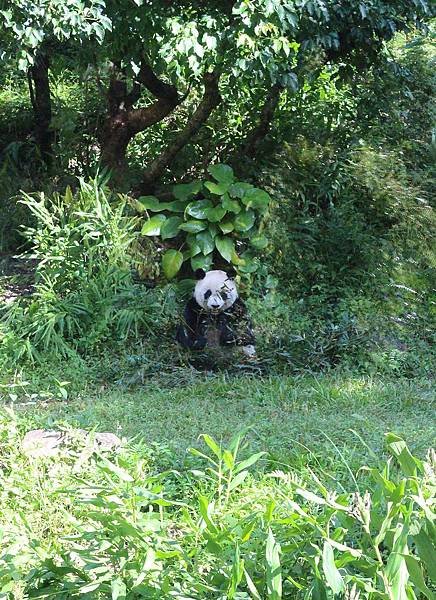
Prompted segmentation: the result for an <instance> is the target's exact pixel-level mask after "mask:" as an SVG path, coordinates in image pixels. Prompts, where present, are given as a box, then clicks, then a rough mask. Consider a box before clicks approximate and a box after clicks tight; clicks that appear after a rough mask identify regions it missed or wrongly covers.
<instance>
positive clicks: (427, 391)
mask: <svg viewBox="0 0 436 600" xmlns="http://www.w3.org/2000/svg"><path fill="white" fill-rule="evenodd" d="M182 375H184V376H185V378H186V380H185V381H184V380H183V377H182ZM65 389H67V390H68V386H66V388H65ZM76 390H77V383H76ZM15 403H16V407H17V409H19V411H20V412H21V413H24V414H25V416H26V419H27V420H29V426H30V423H31V424H32V425H33V426H41V425H42V426H53V424H54V423H57V422H63V423H66V424H69V425H72V426H80V427H83V428H96V429H98V430H106V431H113V432H118V433H120V434H122V435H124V436H127V437H133V436H137V435H138V436H140V437H141V439H143V440H144V441H145V443H147V444H153V443H158V444H164V445H167V446H168V447H169V448H170V449H171V450H173V451H175V453H176V455H177V456H178V457H179V459H181V458H182V457H183V455H184V452H185V449H186V448H187V447H188V446H190V445H193V444H195V443H196V441H197V439H198V436H199V435H200V434H201V433H209V434H211V435H213V436H214V437H215V438H217V439H219V440H221V439H222V440H223V441H224V442H227V441H228V440H229V439H230V437H231V436H232V435H234V433H235V432H236V431H240V430H243V429H245V428H247V427H250V428H251V429H250V432H249V434H248V439H249V441H250V445H251V447H252V448H253V449H254V450H265V451H268V452H270V453H272V454H273V455H274V456H275V457H276V459H277V460H284V461H291V462H293V461H296V460H297V461H300V460H301V456H302V455H303V456H304V455H312V457H318V458H319V457H321V459H322V462H323V464H328V463H329V462H330V461H333V462H334V463H335V462H339V463H341V459H340V457H339V455H338V450H340V451H341V453H342V454H343V455H345V456H346V460H347V461H351V463H353V464H356V465H358V464H360V462H361V461H365V460H368V459H369V458H370V457H369V451H368V449H367V448H366V447H365V445H364V444H363V443H362V441H361V440H360V439H359V438H358V437H357V435H356V434H355V433H353V432H352V431H351V430H354V431H356V432H357V433H358V434H359V435H360V436H361V438H362V439H363V440H364V442H365V443H366V444H367V445H368V446H369V447H370V448H372V449H373V450H374V452H375V453H376V454H377V455H381V454H382V452H383V445H384V433H385V432H387V431H395V432H396V433H398V434H399V435H402V436H403V437H404V438H405V439H406V440H407V442H408V443H409V445H410V447H411V449H412V451H413V452H416V453H418V454H422V453H423V452H424V451H425V450H426V449H427V448H428V447H430V446H431V445H432V443H433V442H434V440H435V434H436V428H435V419H434V393H433V391H432V384H431V382H428V381H425V380H424V381H415V380H405V379H404V380H400V381H386V380H383V379H376V378H375V379H368V378H358V377H352V376H349V377H347V376H345V375H342V376H340V375H336V376H335V375H331V376H326V375H325V376H319V377H317V378H315V377H285V376H273V377H268V378H259V377H255V376H242V375H241V376H228V375H225V374H221V375H220V374H216V375H211V376H203V375H201V374H200V375H199V374H197V375H195V374H192V373H191V372H190V371H187V370H186V371H181V372H179V371H177V372H175V373H174V374H171V373H167V374H165V373H163V374H161V375H155V376H154V377H151V378H149V379H146V380H145V381H144V383H143V384H142V385H140V386H137V387H135V388H134V389H129V388H121V387H120V386H115V385H110V386H100V387H96V386H90V387H88V388H85V389H84V391H82V392H78V391H75V392H74V393H72V395H71V397H68V399H66V400H65V399H56V398H48V399H44V397H43V396H42V397H41V396H38V395H35V396H33V397H30V396H28V397H27V398H24V397H22V396H19V397H17V399H16V400H15ZM328 438H330V439H331V441H330V440H329V439H328ZM333 444H334V445H336V446H337V448H335V447H334V445H333ZM317 460H318V459H317Z"/></svg>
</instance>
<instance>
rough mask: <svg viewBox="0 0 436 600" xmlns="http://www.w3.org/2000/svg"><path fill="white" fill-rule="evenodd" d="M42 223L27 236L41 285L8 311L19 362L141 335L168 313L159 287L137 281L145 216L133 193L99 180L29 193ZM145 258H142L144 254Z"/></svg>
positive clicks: (9, 336) (7, 334)
mask: <svg viewBox="0 0 436 600" xmlns="http://www.w3.org/2000/svg"><path fill="white" fill-rule="evenodd" d="M22 203H23V204H24V205H25V206H27V207H28V209H29V210H30V212H31V213H32V215H33V217H34V219H35V221H36V224H35V226H34V227H27V228H25V230H24V236H25V238H27V240H28V242H29V244H30V247H31V249H30V251H29V253H28V255H27V256H28V257H30V258H32V259H34V260H36V261H37V266H36V271H35V291H34V293H33V295H32V296H31V297H30V299H24V298H21V299H19V300H16V301H15V302H12V303H11V304H9V305H8V306H6V307H5V308H4V309H3V315H2V322H3V334H2V345H3V347H4V348H6V349H7V353H9V354H10V355H11V356H12V357H13V359H14V360H19V359H21V358H24V357H27V358H31V359H33V360H34V359H36V358H38V357H39V354H40V352H41V351H44V352H47V353H54V354H60V355H62V356H66V355H67V354H69V353H71V352H74V351H77V350H79V351H82V352H83V351H85V350H88V349H90V348H91V347H94V346H95V345H96V344H97V343H99V344H102V343H103V342H108V341H111V340H112V341H117V340H118V341H120V340H125V339H126V338H127V337H129V336H136V337H138V336H139V335H140V334H143V333H145V332H147V331H148V333H150V326H151V324H152V323H155V322H156V319H157V318H158V317H159V315H160V314H161V313H162V309H161V302H160V301H159V293H156V292H151V291H150V290H148V289H146V288H145V286H144V285H143V284H135V283H134V280H133V272H132V269H133V266H134V260H135V259H134V258H132V255H131V253H130V250H131V249H132V247H133V245H134V244H135V243H136V242H137V238H138V233H137V232H136V230H135V229H136V226H137V221H136V219H135V218H133V217H130V216H128V215H127V214H126V199H125V198H123V197H114V196H112V195H111V194H109V193H108V191H107V190H106V189H105V188H104V187H100V186H99V184H98V182H94V183H85V182H84V181H83V180H81V181H80V187H79V190H78V191H77V193H76V194H75V195H73V194H72V192H71V190H70V189H69V188H67V191H66V192H65V194H64V195H63V196H60V195H58V194H54V195H53V196H52V197H50V198H47V197H46V196H45V195H44V194H40V195H39V196H30V195H27V194H26V195H24V197H23V200H22ZM138 260H142V257H141V256H138Z"/></svg>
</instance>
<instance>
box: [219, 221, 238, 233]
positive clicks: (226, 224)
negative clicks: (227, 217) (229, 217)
mask: <svg viewBox="0 0 436 600" xmlns="http://www.w3.org/2000/svg"><path fill="white" fill-rule="evenodd" d="M218 227H219V228H220V229H221V231H222V232H223V233H230V232H232V231H233V230H234V228H235V226H234V224H233V223H232V221H222V222H221V223H218Z"/></svg>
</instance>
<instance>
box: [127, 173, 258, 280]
mask: <svg viewBox="0 0 436 600" xmlns="http://www.w3.org/2000/svg"><path fill="white" fill-rule="evenodd" d="M208 170H209V173H210V174H211V175H212V177H213V178H214V179H215V181H206V182H204V183H202V182H201V181H194V182H192V183H188V184H186V183H185V184H179V185H176V186H174V188H173V195H174V197H175V198H176V200H174V201H172V202H159V200H158V199H157V198H156V197H155V196H141V197H140V198H139V199H138V200H137V201H135V203H134V205H135V208H136V209H137V210H140V211H143V212H146V213H147V215H148V213H149V212H152V213H157V214H155V215H154V216H148V219H147V220H146V221H145V223H144V224H143V226H142V230H141V233H142V235H145V236H160V237H161V239H162V241H165V240H168V239H174V242H172V244H177V247H176V248H171V249H169V250H166V252H165V253H164V255H163V257H162V267H163V271H164V274H165V275H166V277H167V278H168V279H172V278H173V277H175V276H176V275H177V273H178V272H179V270H180V269H181V267H182V264H183V262H184V261H188V260H189V261H190V265H191V268H192V269H193V270H195V269H199V268H204V269H209V268H210V267H211V266H212V264H214V262H215V261H216V257H217V255H218V256H221V258H222V259H224V260H225V261H226V262H227V263H233V264H235V265H237V266H238V268H239V270H240V271H241V272H242V273H251V272H253V271H255V270H256V269H257V264H256V261H255V251H256V249H258V248H264V247H265V246H266V245H267V244H268V240H267V238H265V237H264V236H263V235H260V233H259V232H260V230H261V229H262V221H261V219H262V218H264V216H265V214H266V211H267V209H268V206H269V203H270V197H269V195H268V194H267V193H266V192H265V191H263V190H260V189H258V188H256V187H254V186H253V185H251V184H249V183H244V182H241V181H237V180H236V179H235V176H234V174H233V170H232V169H231V167H229V166H228V165H224V164H215V165H211V166H209V168H208ZM250 246H251V248H250Z"/></svg>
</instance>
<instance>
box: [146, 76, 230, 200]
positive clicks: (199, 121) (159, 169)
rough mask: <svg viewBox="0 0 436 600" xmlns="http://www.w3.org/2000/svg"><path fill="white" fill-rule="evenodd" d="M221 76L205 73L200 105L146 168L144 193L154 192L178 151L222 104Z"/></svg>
mask: <svg viewBox="0 0 436 600" xmlns="http://www.w3.org/2000/svg"><path fill="white" fill-rule="evenodd" d="M219 78H220V75H219V74H218V73H216V72H212V73H206V74H205V75H204V77H203V82H204V93H203V97H202V99H201V101H200V103H199V105H198V106H197V108H196V110H195V111H194V113H193V114H192V116H191V117H190V119H189V120H188V122H187V123H186V125H185V127H184V128H183V129H182V130H181V131H180V132H179V134H178V135H177V137H176V139H175V140H174V141H173V142H171V143H170V144H169V145H168V146H167V147H166V148H165V149H164V150H163V152H161V154H159V156H157V157H156V158H155V159H154V160H153V161H152V162H151V163H150V166H149V167H148V168H147V169H146V171H145V173H144V175H143V178H142V183H141V187H140V192H141V193H142V194H150V193H153V191H154V188H155V184H156V182H157V181H158V180H159V179H160V178H161V177H162V175H163V174H164V172H165V169H166V168H167V167H168V165H170V164H171V162H172V161H173V160H174V158H175V157H176V155H177V154H178V152H180V150H181V149H182V148H183V147H184V146H185V145H186V144H187V143H188V142H189V141H190V140H191V138H192V137H193V136H194V135H195V134H196V133H197V131H198V130H199V129H200V128H201V126H202V125H203V124H204V123H205V122H206V121H207V119H208V118H209V116H210V115H211V113H212V112H213V110H214V109H215V108H216V107H217V106H218V105H219V104H220V102H221V96H220V93H219V87H218V83H219Z"/></svg>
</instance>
